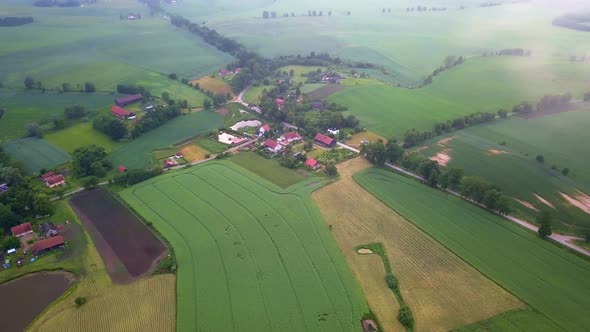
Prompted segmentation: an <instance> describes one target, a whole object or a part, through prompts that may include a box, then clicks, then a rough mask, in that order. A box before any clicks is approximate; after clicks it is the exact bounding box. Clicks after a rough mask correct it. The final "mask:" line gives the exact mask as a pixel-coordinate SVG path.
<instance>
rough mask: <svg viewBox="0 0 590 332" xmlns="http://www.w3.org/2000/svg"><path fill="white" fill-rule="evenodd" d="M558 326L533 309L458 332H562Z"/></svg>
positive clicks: (500, 316)
mask: <svg viewBox="0 0 590 332" xmlns="http://www.w3.org/2000/svg"><path fill="white" fill-rule="evenodd" d="M560 330H562V328H560V327H559V326H558V325H556V324H555V323H553V322H552V321H551V320H550V319H548V318H547V317H546V316H544V315H543V314H541V313H540V312H538V311H535V310H532V309H523V310H514V311H509V312H505V313H502V314H499V315H497V316H494V317H492V318H490V319H487V320H484V321H481V322H477V323H474V324H470V325H467V326H463V327H461V328H459V329H457V330H455V331H456V332H483V331H503V332H520V331H537V332H540V331H547V332H551V331H560Z"/></svg>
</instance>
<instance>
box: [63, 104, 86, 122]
mask: <svg viewBox="0 0 590 332" xmlns="http://www.w3.org/2000/svg"><path fill="white" fill-rule="evenodd" d="M64 115H65V117H66V118H67V119H79V118H81V117H83V116H85V115H86V109H85V108H84V107H83V106H80V105H74V106H70V107H66V109H65V110H64Z"/></svg>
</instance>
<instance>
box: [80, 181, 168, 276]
mask: <svg viewBox="0 0 590 332" xmlns="http://www.w3.org/2000/svg"><path fill="white" fill-rule="evenodd" d="M70 202H71V203H70V204H71V205H72V207H73V208H74V210H75V211H76V214H77V215H78V217H79V218H80V220H82V223H83V224H84V225H85V226H86V229H87V231H88V233H89V234H90V236H91V237H92V239H93V241H94V244H95V246H96V248H97V249H98V251H99V252H100V254H101V256H102V259H103V261H104V262H105V265H106V268H107V270H108V271H109V274H110V276H111V279H112V280H113V281H115V282H128V281H130V280H133V279H135V278H138V277H140V276H142V275H145V274H146V273H149V272H150V269H151V268H152V266H154V264H155V263H156V261H157V259H158V258H160V257H162V255H164V254H165V253H166V246H165V245H164V244H163V243H162V241H161V240H160V239H159V238H158V237H157V236H156V235H155V234H154V233H153V232H152V231H151V230H150V229H149V228H148V227H147V226H146V225H144V224H143V222H142V221H141V220H139V219H138V218H137V216H135V215H134V214H133V213H132V212H131V211H129V209H128V208H127V207H126V206H125V205H123V204H122V203H121V202H120V201H119V200H118V199H117V198H116V197H115V196H113V195H112V194H111V193H109V192H108V191H106V190H103V189H97V190H91V191H85V192H83V193H81V194H78V195H76V196H74V197H73V198H72V199H71V200H70ZM120 264H122V266H121V267H120Z"/></svg>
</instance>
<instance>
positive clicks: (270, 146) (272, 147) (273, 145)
mask: <svg viewBox="0 0 590 332" xmlns="http://www.w3.org/2000/svg"><path fill="white" fill-rule="evenodd" d="M264 146H265V147H266V149H267V150H269V151H270V152H272V153H277V152H279V151H281V149H282V148H283V147H282V146H281V145H280V144H279V143H277V142H276V141H273V140H271V139H270V138H269V139H267V140H266V141H264Z"/></svg>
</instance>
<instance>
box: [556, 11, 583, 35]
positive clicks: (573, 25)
mask: <svg viewBox="0 0 590 332" xmlns="http://www.w3.org/2000/svg"><path fill="white" fill-rule="evenodd" d="M589 23H590V14H565V15H563V16H560V17H557V18H556V19H554V20H553V25H556V26H560V27H563V28H568V29H573V30H578V31H590V24H589Z"/></svg>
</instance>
